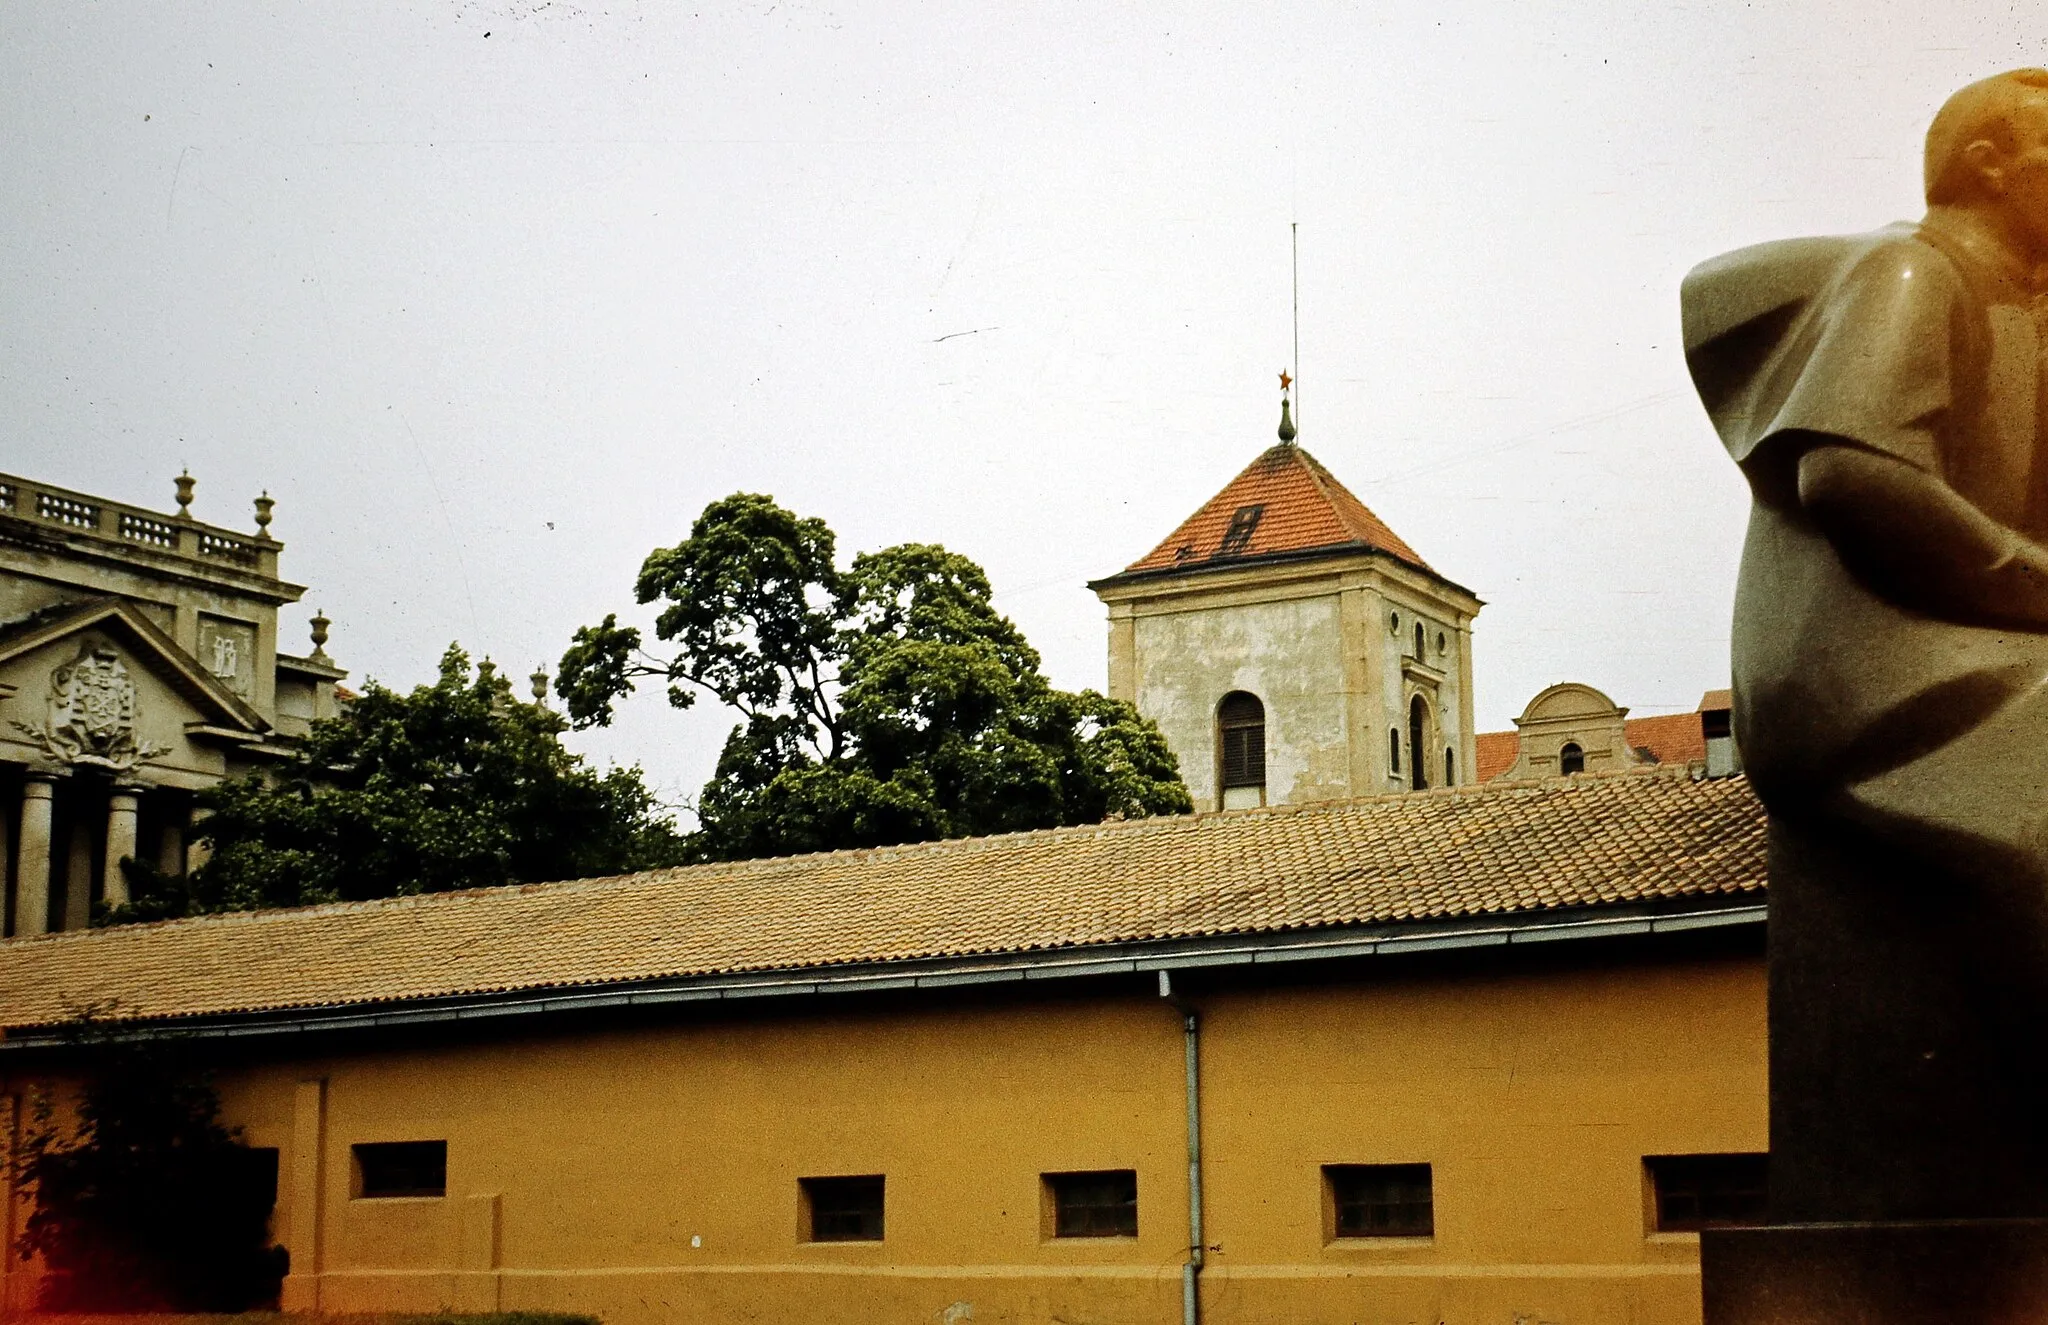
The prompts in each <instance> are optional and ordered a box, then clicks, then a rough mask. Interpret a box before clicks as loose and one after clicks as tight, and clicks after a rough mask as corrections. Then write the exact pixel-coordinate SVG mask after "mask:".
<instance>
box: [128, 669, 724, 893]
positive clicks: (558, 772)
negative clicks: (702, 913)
mask: <svg viewBox="0 0 2048 1325" xmlns="http://www.w3.org/2000/svg"><path fill="white" fill-rule="evenodd" d="M567 726H568V723H567V721H566V720H565V719H564V718H563V717H562V716H561V715H560V714H557V713H555V712H553V711H551V710H549V709H548V708H546V707H545V706H543V705H540V704H536V703H526V702H522V701H521V700H519V699H517V698H515V697H514V695H513V693H512V686H511V683H510V682H509V681H508V680H507V679H506V678H505V677H503V676H501V675H499V674H498V672H497V671H496V669H494V668H493V667H492V666H491V664H490V663H489V662H484V663H482V664H479V665H477V666H475V667H472V666H471V664H470V661H469V657H468V655H467V654H465V653H464V652H463V651H462V649H461V648H460V647H458V646H456V645H452V644H451V645H450V646H449V647H448V651H447V652H446V653H445V654H444V655H442V658H441V669H440V676H439V677H438V679H436V680H435V682H434V683H433V684H432V685H422V686H418V687H415V688H414V689H413V691H412V692H411V693H410V694H403V693H400V692H399V691H396V690H391V689H387V688H386V687H384V686H381V685H378V684H376V683H374V682H372V683H371V684H370V685H369V686H367V687H366V688H365V690H364V693H363V694H361V695H360V696H358V697H357V698H356V699H355V700H354V701H353V702H351V703H350V704H349V705H348V706H347V707H346V708H345V709H344V711H343V712H342V713H341V715H340V716H339V717H336V718H332V719H328V720H325V721H322V722H317V723H315V724H314V725H313V731H312V734H311V735H310V736H309V737H308V738H307V739H306V741H305V742H304V743H303V745H302V746H301V747H300V749H299V751H298V753H297V754H296V756H295V757H294V759H293V760H292V762H291V763H290V764H289V765H288V766H286V767H285V768H283V769H282V770H280V771H278V772H276V773H272V774H271V775H269V776H268V777H249V778H243V779H240V780H236V781H231V782H224V783H221V784H219V785H218V786H215V787H213V788H211V789H209V790H207V791H206V792H203V793H201V796H200V804H201V807H202V808H203V809H204V810H205V811H206V812H207V813H208V816H209V817H207V818H206V819H205V820H204V821H203V823H202V824H201V826H200V829H199V839H200V841H202V842H203V843H204V844H205V845H206V847H207V848H209V852H210V854H209V855H208V857H207V859H206V861H205V863H204V864H202V865H200V866H199V867H198V868H197V869H196V870H194V871H192V873H191V874H190V875H188V876H186V877H184V878H168V877H165V876H163V875H160V874H157V873H156V872H155V871H153V870H151V869H149V868H148V867H146V866H144V865H140V864H138V863H135V862H130V863H129V867H128V869H129V877H130V880H131V882H132V883H133V884H134V885H135V887H134V891H135V893H136V901H135V902H134V903H133V904H131V905H130V906H128V907H126V908H122V909H120V910H118V911H116V912H115V913H113V915H112V916H111V917H110V918H111V919H113V920H115V921H117V922H118V921H121V920H137V919H156V918H159V917H163V916H170V915H183V914H187V913H192V912H205V911H241V910H251V909H255V908H259V907H273V906H302V905H308V904H311V903H316V902H329V901H345V900H355V899H360V898H370V897H390V896H395V895H399V894H404V893H420V892H441V891H445V890H447V889H452V888H479V887H487V886H490V885H494V884H504V883H530V882H537V881H541V880H547V879H575V878H587V877H590V876H593V875H602V874H617V873H622V872H625V871H629V870H636V869H647V868H652V867H654V866H659V865H666V864H674V863H676V862H677V861H678V860H680V859H681V858H682V849H683V839H682V838H681V836H680V835H679V834H678V833H677V832H676V830H675V828H674V826H673V825H672V824H671V823H670V822H669V821H668V820H667V819H666V818H664V817H662V816H661V815H660V814H659V807H658V806H657V804H656V802H655V799H654V796H653V794H652V793H651V792H649V790H648V789H647V787H646V785H645V783H644V782H643V781H642V779H641V776H640V771H639V769H637V768H614V769H611V770H609V771H607V772H603V773H599V772H596V771H594V770H593V769H591V768H590V767H588V766H587V765H586V764H585V763H584V762H583V760H582V759H581V758H580V757H579V756H577V755H573V754H571V753H569V752H568V751H567V750H565V749H563V748H562V744H561V740H560V736H561V733H562V731H563V730H564V729H565V728H566V727H567Z"/></svg>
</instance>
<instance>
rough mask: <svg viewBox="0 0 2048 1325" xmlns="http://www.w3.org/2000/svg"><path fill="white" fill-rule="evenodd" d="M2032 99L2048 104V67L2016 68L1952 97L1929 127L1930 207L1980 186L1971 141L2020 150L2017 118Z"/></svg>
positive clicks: (2046, 106) (1959, 197)
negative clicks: (2015, 129)
mask: <svg viewBox="0 0 2048 1325" xmlns="http://www.w3.org/2000/svg"><path fill="white" fill-rule="evenodd" d="M2029 104H2032V105H2038V106H2041V107H2043V108H2044V109H2048V69H2014V70H2012V71H2011V72H2009V73H2003V74H1994V75H1992V76H1991V77H1990V78H1986V79H1982V80H1980V81H1978V82H1975V83H1972V84H1970V85H1969V86H1968V87H1966V88H1964V89H1963V90H1962V91H1960V92H1958V93H1956V94H1955V95H1954V96H1952V97H1950V98H1949V99H1948V101H1947V102H1946V103H1945V104H1944V105H1943V106H1942V108H1941V110H1940V111H1939V112H1938V113H1937V114H1936V115H1935V117H1934V123H1933V124H1932V125H1931V126H1929V128H1928V130H1927V202H1928V205H1929V206H1938V205H1940V204H1943V203H1958V202H1964V201H1967V200H1968V199H1969V198H1970V197H1971V195H1972V193H1973V191H1974V189H1975V186H1976V180H1977V168H1976V166H1975V165H1974V164H1973V163H1972V161H1971V158H1970V156H1969V149H1970V146H1971V144H1973V143H1979V142H1988V143H1990V144H1991V145H1992V146H1994V147H1996V148H1997V149H1998V150H1999V152H2000V153H2002V154H2003V153H2010V152H2012V151H2013V150H2014V145H2015V133H2014V126H2013V121H2014V118H2015V117H2016V116H2017V115H2018V114H2020V111H2021V107H2023V106H2027V105H2029Z"/></svg>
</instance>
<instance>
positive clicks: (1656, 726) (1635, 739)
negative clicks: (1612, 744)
mask: <svg viewBox="0 0 2048 1325" xmlns="http://www.w3.org/2000/svg"><path fill="white" fill-rule="evenodd" d="M1621 729H1622V734H1623V735H1624V736H1625V737H1626V738H1627V739H1628V743H1629V746H1630V748H1632V749H1635V750H1639V751H1643V752H1645V753H1647V754H1648V755H1649V756H1650V757H1651V758H1652V759H1654V760H1656V761H1657V762H1658V763H1660V764H1677V765H1679V766H1680V767H1683V766H1685V765H1686V764H1690V763H1692V762H1693V761H1695V760H1699V759H1705V758H1706V757H1707V737H1706V733H1705V732H1704V731H1703V730H1701V728H1700V715H1699V714H1697V713H1667V714H1665V715H1663V716H1662V717H1656V718H1630V719H1628V720H1627V721H1626V722H1624V723H1622V724H1621Z"/></svg>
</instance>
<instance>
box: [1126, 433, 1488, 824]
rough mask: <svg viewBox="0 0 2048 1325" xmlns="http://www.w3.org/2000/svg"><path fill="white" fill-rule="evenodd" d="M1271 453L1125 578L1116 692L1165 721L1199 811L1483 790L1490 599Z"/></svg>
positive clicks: (1288, 438) (1341, 491) (1296, 460)
mask: <svg viewBox="0 0 2048 1325" xmlns="http://www.w3.org/2000/svg"><path fill="white" fill-rule="evenodd" d="M1280 437H1281V441H1280V443H1279V445H1277V446H1274V447H1271V448H1269V449H1268V450H1267V451H1265V452H1264V453H1263V454H1262V455H1260V456H1259V457H1258V459H1256V460H1254V461H1252V463H1251V464H1250V465H1249V466H1248V467H1247V468H1246V469H1245V470H1244V472H1243V473H1241V474H1239V475H1238V476H1237V477H1236V478H1234V479H1232V480H1231V481H1230V482H1229V483H1228V484H1227V485H1225V487H1224V489H1223V490H1222V491H1221V492H1219V493H1217V494H1216V495H1215V496H1214V497H1212V498H1210V499H1209V501H1208V502H1207V503H1206V504H1205V505H1204V506H1203V507H1202V508H1201V509H1200V510H1198V511H1196V512H1195V513H1194V514H1193V515H1191V516H1189V517H1188V518H1187V519H1186V520H1185V521H1183V522H1182V524H1181V526H1180V528H1178V529H1176V530H1174V531H1173V533H1172V534H1171V535H1170V536H1169V537H1168V538H1167V539H1166V541H1164V542H1163V543H1161V544H1160V545H1159V546H1158V547H1156V548H1154V549H1152V551H1150V552H1149V553H1147V554H1146V555H1145V556H1143V557H1141V558H1139V559H1138V560H1137V561H1135V562H1132V563H1131V565H1130V566H1128V567H1126V568H1125V569H1124V570H1122V571H1120V572H1118V573H1117V574H1115V575H1112V576H1109V577H1108V578H1107V579H1101V580H1096V581H1093V582H1092V583H1090V585H1089V586H1088V587H1089V588H1091V589H1093V590H1094V591H1095V593H1096V595H1097V596H1098V597H1100V598H1101V599H1102V601H1103V603H1104V604H1105V605H1106V606H1107V607H1108V608H1109V693H1110V694H1111V695H1112V696H1114V697H1116V698H1118V699H1127V700H1130V701H1132V702H1133V703H1134V704H1136V705H1137V708H1138V711H1139V712H1140V713H1142V714H1144V715H1145V716H1146V717H1148V718H1151V719H1152V720H1153V721H1154V722H1156V723H1158V724H1159V729H1160V730H1161V731H1162V732H1164V733H1165V735H1166V740H1167V743H1168V744H1169V745H1170V746H1172V748H1173V752H1174V754H1175V755H1177V756H1178V757H1179V759H1180V772H1181V777H1182V778H1183V779H1185V780H1186V782H1187V785H1188V791H1189V793H1190V794H1191V795H1192V796H1193V797H1194V802H1195V808H1196V809H1198V810H1215V809H1239V808H1244V807H1249V806H1256V805H1286V804H1297V803H1300V802H1304V801H1318V800H1331V799H1336V798H1340V797H1347V796H1369V795H1377V794H1380V793H1383V792H1390V791H1402V790H1408V789H1419V788H1423V787H1437V786H1455V785H1461V784H1464V783H1469V782H1471V781H1473V775H1474V772H1475V761H1474V746H1473V729H1472V720H1473V719H1472V621H1473V618H1474V617H1476V616H1477V615H1478V613H1479V609H1480V606H1481V603H1480V601H1479V599H1478V598H1477V597H1475V596H1474V595H1473V594H1472V592H1471V591H1470V590H1468V589H1466V588H1464V587H1463V586H1462V585H1459V584H1455V583H1453V582H1452V581H1450V580H1447V579H1445V578H1444V577H1443V576H1441V575H1439V574H1437V572H1436V571H1434V570H1432V569H1431V568H1430V566H1429V563H1428V562H1425V561H1424V560H1423V559H1422V558H1421V556H1419V555H1418V554H1417V553H1416V551H1415V550H1414V549H1413V548H1411V547H1409V546H1408V544H1407V543H1406V542H1404V541H1402V539H1401V538H1400V536H1399V535H1397V534H1395V533H1394V531H1393V530H1391V529H1389V528H1388V527H1387V526H1386V525H1385V524H1384V523H1383V522H1382V521H1381V520H1380V518H1379V517H1378V516H1376V515H1374V514H1373V513H1372V512H1371V511H1370V510H1368V509H1367V508H1366V505H1365V503H1364V502H1361V501H1360V500H1359V499H1358V498H1357V497H1354V496H1353V495H1352V494H1351V493H1350V492H1349V491H1347V490H1346V489H1345V487H1344V485H1343V484H1341V483H1339V482H1338V481H1337V480H1336V479H1335V478H1334V477H1333V476H1332V475H1331V474H1330V471H1328V470H1327V469H1324V468H1323V467H1322V465H1320V464H1318V463H1317V462H1316V459H1315V457H1313V456H1311V455H1310V454H1309V453H1308V452H1306V451H1304V450H1302V449H1301V448H1300V447H1299V446H1296V445H1295V444H1294V427H1293V424H1292V422H1291V420H1290V419H1289V417H1288V413H1287V409H1286V406H1285V405H1284V404H1283V405H1282V413H1281V424H1280Z"/></svg>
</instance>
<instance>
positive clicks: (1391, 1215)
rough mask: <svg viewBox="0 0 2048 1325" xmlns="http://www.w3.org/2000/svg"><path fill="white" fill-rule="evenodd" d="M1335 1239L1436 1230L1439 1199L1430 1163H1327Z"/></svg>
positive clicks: (1428, 1233) (1325, 1176)
mask: <svg viewBox="0 0 2048 1325" xmlns="http://www.w3.org/2000/svg"><path fill="white" fill-rule="evenodd" d="M1323 1184H1324V1188H1325V1190H1326V1192H1327V1195H1328V1199H1329V1207H1328V1208H1329V1212H1330V1223H1329V1228H1330V1236H1331V1237H1333V1238H1427V1237H1434V1236H1435V1235H1436V1202H1435V1198H1434V1194H1433V1192H1432V1190H1431V1182H1430V1171H1429V1165H1427V1164H1325V1165H1323Z"/></svg>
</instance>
